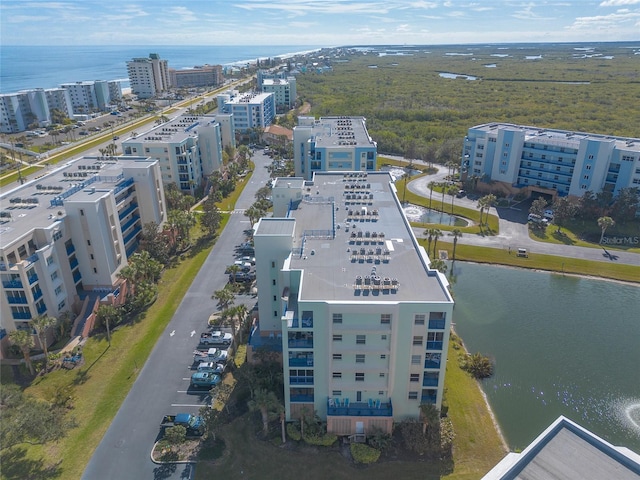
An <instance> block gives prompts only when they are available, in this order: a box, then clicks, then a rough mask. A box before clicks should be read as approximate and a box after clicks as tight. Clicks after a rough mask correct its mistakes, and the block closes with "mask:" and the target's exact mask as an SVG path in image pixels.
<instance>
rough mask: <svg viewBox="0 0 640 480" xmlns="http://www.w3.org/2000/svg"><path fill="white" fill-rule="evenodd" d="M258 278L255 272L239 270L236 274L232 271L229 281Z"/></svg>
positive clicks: (249, 280)
mask: <svg viewBox="0 0 640 480" xmlns="http://www.w3.org/2000/svg"><path fill="white" fill-rule="evenodd" d="M255 279H256V274H255V273H253V272H248V273H246V272H238V273H236V274H235V276H234V274H233V273H230V274H229V281H230V282H234V281H235V282H253V281H254V280H255Z"/></svg>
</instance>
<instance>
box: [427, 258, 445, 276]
mask: <svg viewBox="0 0 640 480" xmlns="http://www.w3.org/2000/svg"><path fill="white" fill-rule="evenodd" d="M429 266H430V267H431V268H433V269H434V270H438V271H439V272H440V273H447V264H446V262H445V261H444V260H440V259H439V258H436V259H434V260H432V261H431V263H430V264H429Z"/></svg>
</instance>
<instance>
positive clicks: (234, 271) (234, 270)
mask: <svg viewBox="0 0 640 480" xmlns="http://www.w3.org/2000/svg"><path fill="white" fill-rule="evenodd" d="M239 271H240V265H235V264H234V265H231V266H229V273H230V274H231V278H232V279H233V282H234V283H235V281H236V274H237V273H238V272H239Z"/></svg>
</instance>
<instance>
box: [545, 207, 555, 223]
mask: <svg viewBox="0 0 640 480" xmlns="http://www.w3.org/2000/svg"><path fill="white" fill-rule="evenodd" d="M543 216H544V218H546V219H547V220H549V221H551V220H553V210H551V209H547V210H545V211H544V214H543Z"/></svg>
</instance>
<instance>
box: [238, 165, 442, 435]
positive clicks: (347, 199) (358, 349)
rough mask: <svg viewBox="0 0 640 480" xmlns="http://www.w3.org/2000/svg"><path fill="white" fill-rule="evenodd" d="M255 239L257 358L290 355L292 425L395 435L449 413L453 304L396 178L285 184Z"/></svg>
mask: <svg viewBox="0 0 640 480" xmlns="http://www.w3.org/2000/svg"><path fill="white" fill-rule="evenodd" d="M272 198H273V202H274V217H273V218H263V219H261V220H260V221H259V222H258V223H257V224H256V228H255V233H254V244H255V256H256V274H257V287H258V298H259V302H258V305H259V321H258V323H257V324H256V325H255V326H254V328H253V330H252V334H251V338H250V341H249V349H248V350H249V352H248V353H249V357H250V359H252V358H253V354H254V352H255V351H256V350H258V349H260V348H267V349H271V350H273V351H276V352H282V358H283V372H284V383H285V392H284V394H285V407H286V417H287V419H292V418H296V417H298V416H299V414H300V412H301V410H302V409H303V408H306V409H308V411H311V412H314V411H315V412H317V414H318V415H319V416H320V418H322V419H323V420H326V421H327V430H328V431H329V432H331V433H335V434H339V435H351V434H356V433H357V434H365V435H366V434H367V433H369V432H371V431H372V429H373V428H380V429H382V430H383V431H385V432H387V433H390V432H391V428H392V425H393V423H394V422H397V421H401V420H404V419H408V418H416V419H417V418H418V417H419V413H420V404H421V403H432V404H435V405H436V406H437V407H438V408H439V407H440V406H441V403H442V397H443V391H444V390H443V388H444V375H445V366H446V361H447V351H448V348H447V347H448V340H449V330H450V326H451V318H452V314H453V304H454V302H453V298H452V297H451V294H450V293H449V290H448V282H447V280H446V278H445V276H444V275H443V274H441V273H439V272H438V271H436V270H433V269H431V268H429V264H430V260H429V258H428V256H427V253H426V252H425V250H424V248H422V247H421V246H420V245H419V244H418V242H417V240H416V238H415V236H414V234H413V231H412V229H411V226H410V224H409V222H408V220H407V218H406V217H405V215H404V213H403V210H402V207H401V204H400V201H399V200H398V197H397V195H396V191H395V186H394V185H393V183H392V181H391V177H390V175H389V174H388V173H383V172H375V173H367V172H349V173H346V172H345V173H335V172H334V173H316V174H315V175H314V177H313V180H312V181H306V180H304V179H302V178H279V179H277V180H276V182H275V185H274V187H273V191H272Z"/></svg>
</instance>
